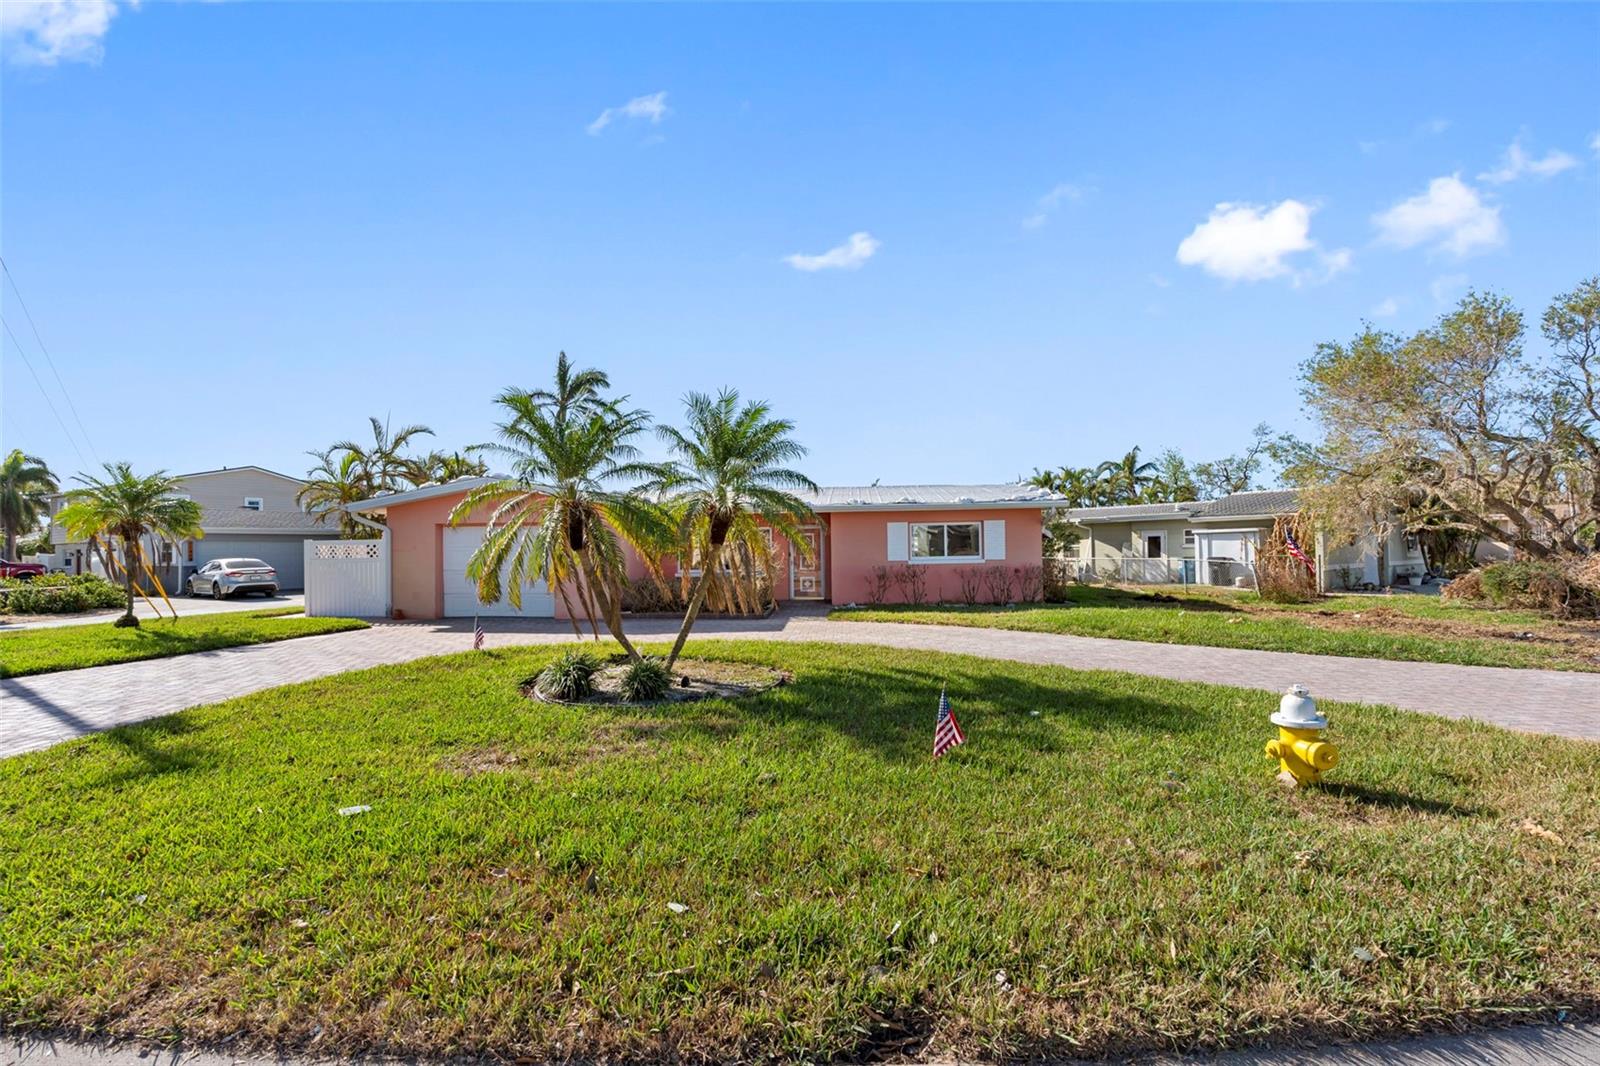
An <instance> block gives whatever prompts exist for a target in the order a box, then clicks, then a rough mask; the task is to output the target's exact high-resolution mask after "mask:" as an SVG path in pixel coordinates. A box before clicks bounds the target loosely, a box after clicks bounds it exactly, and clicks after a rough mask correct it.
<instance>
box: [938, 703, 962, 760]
mask: <svg viewBox="0 0 1600 1066" xmlns="http://www.w3.org/2000/svg"><path fill="white" fill-rule="evenodd" d="M966 742H967V737H966V734H964V733H962V732H961V723H960V722H958V721H956V715H955V712H954V711H952V710H951V709H950V697H949V696H946V695H945V692H944V689H942V688H941V689H940V690H939V720H938V721H937V722H936V723H935V724H934V727H933V757H934V758H935V759H937V758H938V757H939V756H941V755H943V754H944V753H945V752H947V751H949V750H950V749H951V748H953V747H955V746H956V745H957V744H965V743H966Z"/></svg>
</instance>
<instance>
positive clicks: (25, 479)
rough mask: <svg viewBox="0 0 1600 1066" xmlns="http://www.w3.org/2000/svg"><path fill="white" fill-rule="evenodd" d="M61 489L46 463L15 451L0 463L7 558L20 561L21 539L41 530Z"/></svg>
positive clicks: (0, 523)
mask: <svg viewBox="0 0 1600 1066" xmlns="http://www.w3.org/2000/svg"><path fill="white" fill-rule="evenodd" d="M59 488H60V486H59V485H58V484H56V476H55V475H54V474H52V473H51V472H50V468H49V467H48V466H46V465H45V462H44V460H43V459H40V458H39V457H38V456H35V455H27V454H25V453H24V452H23V451H22V449H21V448H13V449H12V450H11V453H10V454H9V455H7V456H6V458H5V461H4V462H0V526H4V527H5V558H7V559H15V558H16V557H17V538H18V537H19V536H21V535H22V533H23V532H24V531H26V530H30V529H33V528H35V527H36V526H38V524H39V519H41V518H43V517H44V516H45V515H46V514H47V513H48V512H49V509H50V505H49V497H50V495H51V494H52V493H54V492H56V491H57V490H58V489H59Z"/></svg>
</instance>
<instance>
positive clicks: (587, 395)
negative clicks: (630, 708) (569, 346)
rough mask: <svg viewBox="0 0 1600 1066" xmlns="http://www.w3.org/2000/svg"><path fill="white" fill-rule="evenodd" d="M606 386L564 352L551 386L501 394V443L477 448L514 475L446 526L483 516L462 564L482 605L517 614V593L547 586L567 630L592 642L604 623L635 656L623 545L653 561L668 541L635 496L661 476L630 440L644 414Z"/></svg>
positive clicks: (658, 515) (649, 505)
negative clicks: (625, 613) (479, 536)
mask: <svg viewBox="0 0 1600 1066" xmlns="http://www.w3.org/2000/svg"><path fill="white" fill-rule="evenodd" d="M609 388H610V381H609V380H608V379H607V377H606V375H605V374H603V373H601V372H600V371H598V370H574V369H573V367H572V366H571V364H570V362H569V361H568V359H567V356H566V354H565V353H562V354H561V356H560V358H559V359H558V361H557V364H556V381H555V387H554V388H553V389H550V390H525V389H508V390H506V391H505V392H503V393H501V394H500V396H499V398H498V399H497V400H496V401H495V402H496V403H497V404H498V405H499V406H500V409H501V412H502V413H503V415H504V420H503V421H501V422H500V423H499V424H498V426H497V430H498V437H499V439H498V441H496V442H495V443H492V444H488V445H485V446H484V447H485V449H486V450H488V451H492V452H494V453H496V454H497V455H499V456H500V457H502V458H503V459H505V460H506V461H507V462H508V464H509V466H510V469H511V473H510V475H509V476H507V477H504V478H499V479H497V480H495V481H492V482H489V483H487V484H485V485H482V486H479V487H477V488H475V489H473V490H471V491H470V492H468V493H467V494H466V495H465V496H464V497H463V498H462V500H461V502H460V503H459V504H458V505H457V506H456V508H455V509H454V510H453V511H452V512H451V514H450V521H451V523H452V524H459V523H461V522H464V521H466V520H467V519H468V518H470V517H471V516H473V515H475V514H479V513H481V512H483V511H484V510H487V511H488V523H487V528H486V529H485V531H484V539H483V544H482V545H481V546H480V547H479V548H478V549H477V551H475V552H474V553H473V555H472V557H471V559H470V560H469V561H468V564H467V573H468V575H469V576H471V577H472V578H473V579H474V580H475V581H476V582H477V584H478V597H479V600H480V601H481V602H484V603H493V602H495V601H497V600H499V599H500V597H501V596H506V597H507V598H508V599H509V600H510V602H511V603H512V604H513V605H514V606H517V607H521V605H522V592H523V589H524V588H525V587H527V586H528V585H530V584H532V583H534V582H536V581H545V582H547V583H548V584H549V586H550V588H551V589H552V590H553V591H555V592H556V593H557V595H559V596H561V598H562V602H563V604H564V605H565V606H566V610H567V616H568V617H569V618H571V619H572V620H573V630H574V632H577V633H579V634H580V635H581V633H582V630H581V629H580V628H579V625H578V619H579V618H580V617H581V618H585V619H587V620H588V622H589V627H590V630H591V631H592V632H593V633H594V634H595V636H596V637H598V636H599V626H598V624H597V619H601V620H604V622H605V625H606V628H607V629H608V630H609V631H610V633H611V635H612V637H614V638H615V639H616V641H617V643H619V644H621V645H622V647H623V650H624V651H626V652H627V654H628V656H629V658H631V659H638V658H639V657H640V656H639V653H638V651H636V650H635V649H634V647H633V644H632V643H631V642H630V641H629V640H628V637H627V635H626V634H625V633H624V632H623V621H622V590H623V584H624V582H625V581H626V579H627V569H626V559H625V556H624V549H623V546H624V545H625V544H628V545H632V546H633V547H634V548H635V550H637V551H638V552H639V553H640V554H641V555H645V556H647V557H649V556H653V555H654V554H656V553H657V552H658V551H659V550H660V549H661V547H662V546H663V545H665V544H667V543H669V541H670V539H671V536H672V527H671V526H670V525H669V524H668V523H667V521H666V519H665V517H664V515H663V513H662V511H661V509H660V508H659V507H657V506H656V505H655V504H654V503H653V502H652V501H650V500H648V499H646V498H645V497H644V496H642V495H640V494H639V493H637V492H634V491H631V490H632V489H633V488H634V487H635V486H637V485H638V484H639V483H640V482H643V481H646V480H651V481H659V480H660V479H661V477H662V473H663V471H662V469H661V468H660V467H659V466H657V465H654V464H650V463H646V462H644V461H643V460H642V459H641V458H640V452H639V449H638V447H637V445H636V444H635V443H634V441H635V440H636V438H637V437H638V436H639V435H640V434H641V433H643V432H644V431H645V430H646V429H647V428H648V427H649V424H650V416H649V415H648V414H646V413H645V412H643V411H637V410H630V409H628V408H627V406H626V403H627V398H626V397H620V398H616V399H611V398H608V397H607V396H606V391H607V390H608V389H609ZM502 582H504V585H505V586H506V587H502ZM574 597H576V600H577V602H576V603H574V602H573V600H574Z"/></svg>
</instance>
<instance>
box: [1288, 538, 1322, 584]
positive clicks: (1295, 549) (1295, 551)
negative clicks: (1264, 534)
mask: <svg viewBox="0 0 1600 1066" xmlns="http://www.w3.org/2000/svg"><path fill="white" fill-rule="evenodd" d="M1283 542H1284V544H1286V545H1288V547H1289V554H1290V555H1292V556H1294V557H1295V558H1296V559H1299V560H1300V561H1301V562H1302V563H1305V564H1306V569H1307V570H1308V571H1310V572H1311V573H1313V574H1314V573H1316V572H1317V568H1316V567H1314V566H1312V565H1311V560H1310V559H1308V558H1307V557H1306V553H1305V552H1303V551H1301V550H1300V545H1298V544H1296V543H1295V539H1294V534H1293V533H1291V532H1289V531H1288V530H1287V529H1286V530H1284V531H1283Z"/></svg>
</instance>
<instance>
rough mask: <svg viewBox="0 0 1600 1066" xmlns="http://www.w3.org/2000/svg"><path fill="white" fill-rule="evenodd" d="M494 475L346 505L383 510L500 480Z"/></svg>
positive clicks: (462, 479) (467, 490)
mask: <svg viewBox="0 0 1600 1066" xmlns="http://www.w3.org/2000/svg"><path fill="white" fill-rule="evenodd" d="M499 480H500V479H499V478H493V477H458V478H456V479H455V480H454V481H446V482H444V483H443V484H440V485H424V486H422V488H420V489H407V490H406V491H405V492H387V493H384V494H383V495H382V496H374V497H372V499H370V500H362V501H361V502H360V503H352V504H348V505H346V506H345V508H344V509H345V510H346V511H381V510H383V509H384V508H385V507H393V506H394V505H395V504H399V503H415V502H417V501H418V500H431V499H433V498H435V497H437V496H453V495H455V494H456V493H458V492H461V493H466V492H470V491H472V490H473V489H475V488H477V487H478V486H479V485H487V484H489V483H490V482H493V481H499Z"/></svg>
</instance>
